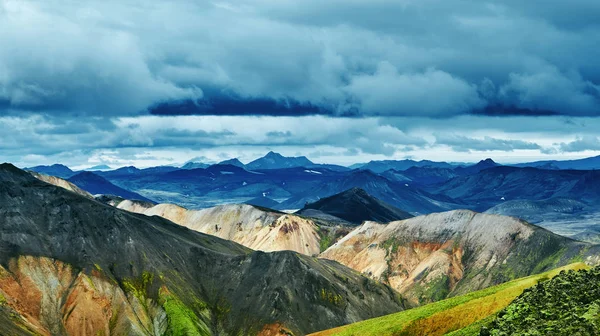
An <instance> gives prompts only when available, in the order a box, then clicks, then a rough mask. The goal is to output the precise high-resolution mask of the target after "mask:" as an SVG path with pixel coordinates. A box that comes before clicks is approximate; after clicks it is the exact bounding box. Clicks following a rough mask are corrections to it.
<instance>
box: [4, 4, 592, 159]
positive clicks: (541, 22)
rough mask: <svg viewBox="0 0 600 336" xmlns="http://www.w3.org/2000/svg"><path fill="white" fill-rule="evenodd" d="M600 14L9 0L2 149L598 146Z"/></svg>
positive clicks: (401, 151)
mask: <svg viewBox="0 0 600 336" xmlns="http://www.w3.org/2000/svg"><path fill="white" fill-rule="evenodd" d="M599 16H600V5H598V2H597V1H593V0H589V1H586V0H575V1H572V2H559V1H550V2H548V1H543V2H542V1H529V2H522V1H512V0H507V1H502V2H485V1H484V2H472V1H464V0H449V1H441V0H426V1H412V0H405V1H387V0H376V1H359V0H352V1H341V0H332V1H317V0H307V1H301V2H300V1H291V0H277V1H274V0H242V1H235V2H221V1H187V0H177V1H172V2H169V3H164V2H159V1H154V0H150V1H115V0H107V1H95V0H89V1H82V2H72V1H67V2H64V1H56V0H45V1H34V0H29V1H22V0H0V45H1V46H2V47H1V48H0V118H1V119H0V122H1V123H2V126H3V129H10V131H7V133H5V134H6V135H3V136H2V139H1V140H0V155H3V156H4V157H6V159H5V160H11V161H17V160H19V159H20V157H19V155H18V153H21V155H22V153H27V154H28V155H34V156H33V158H35V160H38V161H44V160H55V159H56V160H58V159H62V157H58V156H57V155H64V156H68V155H69V154H67V153H71V155H72V157H73V160H74V162H75V161H77V162H79V163H81V162H82V161H84V160H85V159H86V158H90V157H92V156H93V153H97V152H102V151H105V152H110V153H113V154H111V155H117V154H115V151H116V152H119V151H120V152H123V153H124V152H125V151H129V153H142V152H144V151H151V152H159V151H165V150H166V149H167V148H168V149H169V150H171V151H175V152H178V153H181V154H180V157H177V158H171V159H173V160H174V161H177V160H180V159H184V158H183V157H184V156H186V155H190V157H191V156H197V155H202V152H203V151H210V155H212V156H213V158H214V159H218V156H219V155H221V156H225V155H229V154H231V155H235V156H240V155H248V156H251V155H254V154H255V153H259V152H260V151H262V150H265V149H268V148H270V149H275V150H277V149H278V148H279V149H281V151H285V152H287V153H288V154H294V153H296V152H302V154H309V153H315V158H316V157H317V156H318V157H319V158H320V159H321V160H322V161H328V160H329V159H328V158H327V157H328V155H324V154H331V155H329V157H330V159H331V160H333V161H338V162H342V161H343V160H350V159H347V158H348V155H347V154H356V155H357V156H358V157H356V158H355V160H361V159H368V158H372V157H373V158H380V157H404V156H417V157H423V156H425V157H427V153H432V154H435V155H443V154H444V153H446V154H445V155H446V156H447V157H451V156H452V155H451V153H452V152H453V153H456V154H457V155H462V156H461V157H463V158H467V159H468V158H471V159H472V160H477V159H479V158H480V156H482V155H493V154H498V153H512V155H514V156H513V157H514V158H515V159H520V157H521V156H525V155H527V156H529V157H534V156H535V157H537V156H548V155H555V156H559V155H566V153H570V154H568V155H576V154H578V153H579V154H581V155H584V154H585V155H587V154H590V151H596V150H598V149H600V148H598V147H597V146H594V144H596V143H597V140H598V139H597V138H594V137H595V136H596V135H594V134H593V132H592V131H590V129H591V128H590V125H593V124H596V122H595V119H594V118H595V117H597V116H598V115H600V87H599V85H600V64H599V63H598V62H597V60H598V59H600V49H599V48H597V45H600V26H599V24H598V20H597V17H599ZM148 115H168V116H169V117H166V118H159V117H149V116H148ZM180 115H185V116H180ZM193 115H199V116H204V117H193ZM214 115H218V116H220V117H215V116H214ZM316 115H320V116H316ZM261 116H262V117H261ZM281 116H284V117H281ZM518 116H521V117H518ZM522 116H525V117H522ZM533 116H537V117H533ZM502 117H504V118H502ZM581 124H585V127H574V126H573V125H581ZM215 125H217V126H218V125H220V127H217V126H215ZM470 127H478V128H477V129H478V130H485V131H481V132H480V133H479V134H473V129H472V128H470ZM8 134H12V135H11V136H10V137H9V136H8ZM523 134H525V135H523ZM219 148H221V150H220V149H219ZM223 153H225V154H223ZM227 153H229V154H227ZM244 153H247V154H244ZM222 154H223V155H222ZM94 155H95V154H94ZM123 155H124V156H123V157H125V155H126V154H123ZM127 155H128V154H127ZM467 155H470V156H467ZM117 156H118V155H117ZM146 157H153V155H150V154H149V155H146ZM75 158H76V159H75ZM188 158H189V157H188ZM154 159H156V157H154V158H153V159H152V161H151V162H152V163H155V162H157V161H156V160H154ZM26 161H27V160H25V159H22V160H20V162H24V163H26ZM159 161H160V160H159ZM184 161H185V160H184ZM27 162H29V161H27ZM148 162H150V161H148ZM164 162H165V163H167V161H166V159H165V161H164ZM81 164H83V163H81Z"/></svg>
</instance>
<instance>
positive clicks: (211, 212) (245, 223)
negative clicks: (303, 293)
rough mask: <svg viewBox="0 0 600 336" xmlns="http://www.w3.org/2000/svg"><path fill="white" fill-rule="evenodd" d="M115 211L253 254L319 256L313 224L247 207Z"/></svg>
mask: <svg viewBox="0 0 600 336" xmlns="http://www.w3.org/2000/svg"><path fill="white" fill-rule="evenodd" d="M117 207H118V208H119V209H123V210H127V211H130V212H136V213H140V214H144V215H146V216H160V217H163V218H166V219H168V220H170V221H172V222H173V223H176V224H179V225H182V226H185V227H187V228H189V229H192V230H194V231H198V232H202V233H206V234H210V235H213V236H217V237H219V238H223V239H227V240H231V241H234V242H236V243H239V244H242V245H244V246H246V247H249V248H251V249H253V250H259V251H265V252H272V251H284V250H290V251H295V252H298V253H302V254H305V255H309V256H315V255H317V254H319V253H320V252H321V251H320V240H321V236H320V232H319V227H318V226H317V225H316V223H315V222H313V221H311V220H310V219H305V218H301V217H298V216H295V215H292V214H286V213H283V212H278V211H274V210H270V209H266V208H258V207H256V206H252V205H249V204H227V205H219V206H216V207H213V208H208V209H202V210H188V209H185V208H182V207H180V206H177V205H174V204H158V205H148V204H147V203H140V202H137V201H130V200H125V201H123V202H120V203H119V204H118V205H117Z"/></svg>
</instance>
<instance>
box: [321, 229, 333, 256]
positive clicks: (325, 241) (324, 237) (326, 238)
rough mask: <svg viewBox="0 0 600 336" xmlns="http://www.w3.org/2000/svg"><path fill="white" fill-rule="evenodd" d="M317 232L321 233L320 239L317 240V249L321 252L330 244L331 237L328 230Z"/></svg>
mask: <svg viewBox="0 0 600 336" xmlns="http://www.w3.org/2000/svg"><path fill="white" fill-rule="evenodd" d="M319 232H320V234H321V240H319V249H320V251H321V252H323V251H325V250H327V249H328V248H329V246H331V242H332V239H331V236H330V235H329V233H328V232H324V233H323V232H321V231H319Z"/></svg>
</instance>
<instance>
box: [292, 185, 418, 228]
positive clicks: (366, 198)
mask: <svg viewBox="0 0 600 336" xmlns="http://www.w3.org/2000/svg"><path fill="white" fill-rule="evenodd" d="M297 214H299V215H302V216H306V217H315V218H320V219H323V220H333V221H336V222H347V223H350V224H354V225H357V224H361V223H362V222H364V221H375V222H380V223H387V222H392V221H396V220H401V219H407V218H410V217H413V215H411V214H409V213H408V212H405V211H403V210H401V209H398V208H396V207H394V206H392V205H390V204H387V203H385V202H383V201H381V200H378V199H377V198H375V197H372V196H371V195H369V194H368V193H367V192H366V191H364V190H363V189H360V188H352V189H348V190H346V191H343V192H341V193H339V194H336V195H333V196H329V197H326V198H323V199H320V200H318V201H316V202H314V203H309V204H307V205H305V206H304V208H302V209H301V210H299V211H298V212H297Z"/></svg>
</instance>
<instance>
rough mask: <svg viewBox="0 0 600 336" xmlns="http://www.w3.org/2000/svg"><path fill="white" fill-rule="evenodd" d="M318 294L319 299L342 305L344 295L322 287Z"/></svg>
mask: <svg viewBox="0 0 600 336" xmlns="http://www.w3.org/2000/svg"><path fill="white" fill-rule="evenodd" d="M320 296H321V300H323V301H326V302H329V303H331V304H333V305H335V306H342V305H343V303H344V297H343V296H341V295H340V294H337V293H335V292H334V291H331V290H327V289H324V288H322V289H321V293H320Z"/></svg>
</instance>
